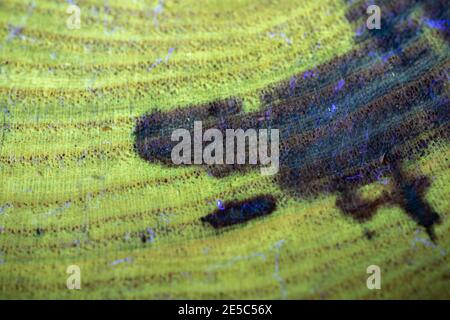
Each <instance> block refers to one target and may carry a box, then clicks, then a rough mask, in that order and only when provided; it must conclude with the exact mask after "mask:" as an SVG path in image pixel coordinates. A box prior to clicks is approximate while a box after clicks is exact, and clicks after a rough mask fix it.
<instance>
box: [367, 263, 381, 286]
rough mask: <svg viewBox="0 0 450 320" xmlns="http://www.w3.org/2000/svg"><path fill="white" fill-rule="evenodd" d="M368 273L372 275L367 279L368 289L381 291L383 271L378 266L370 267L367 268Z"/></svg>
mask: <svg viewBox="0 0 450 320" xmlns="http://www.w3.org/2000/svg"><path fill="white" fill-rule="evenodd" d="M366 271H367V273H368V274H370V276H369V277H368V278H367V282H366V285H367V289H369V290H374V289H377V290H379V289H381V269H380V267H379V266H377V265H374V264H373V265H370V266H368V267H367V270H366Z"/></svg>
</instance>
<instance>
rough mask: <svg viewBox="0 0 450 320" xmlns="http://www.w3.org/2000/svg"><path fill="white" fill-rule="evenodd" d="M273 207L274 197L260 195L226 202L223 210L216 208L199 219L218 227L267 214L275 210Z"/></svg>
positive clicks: (274, 204)
mask: <svg viewBox="0 0 450 320" xmlns="http://www.w3.org/2000/svg"><path fill="white" fill-rule="evenodd" d="M275 207H276V200H275V198H274V197H272V196H270V195H262V196H257V197H254V198H251V199H248V200H243V201H230V202H226V203H225V209H224V210H221V209H216V210H215V211H214V212H213V213H210V214H209V215H207V216H205V217H202V218H201V220H202V221H203V222H208V223H209V224H210V225H212V226H213V227H214V228H216V229H219V228H223V227H228V226H231V225H234V224H239V223H243V222H246V221H249V220H251V219H254V218H257V217H261V216H265V215H268V214H270V213H272V212H273V211H274V210H275Z"/></svg>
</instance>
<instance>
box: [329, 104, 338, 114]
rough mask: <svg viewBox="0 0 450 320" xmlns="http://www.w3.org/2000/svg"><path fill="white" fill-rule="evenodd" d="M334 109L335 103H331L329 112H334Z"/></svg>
mask: <svg viewBox="0 0 450 320" xmlns="http://www.w3.org/2000/svg"><path fill="white" fill-rule="evenodd" d="M336 110H337V107H336V105H335V104H332V105H331V107H330V112H331V113H335V112H336Z"/></svg>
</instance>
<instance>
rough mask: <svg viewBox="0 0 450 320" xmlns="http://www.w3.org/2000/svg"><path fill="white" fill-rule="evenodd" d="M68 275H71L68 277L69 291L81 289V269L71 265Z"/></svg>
mask: <svg viewBox="0 0 450 320" xmlns="http://www.w3.org/2000/svg"><path fill="white" fill-rule="evenodd" d="M66 273H67V274H70V276H68V277H67V281H66V285H67V289H69V290H80V289H81V269H80V267H79V266H77V265H70V266H68V267H67V269H66Z"/></svg>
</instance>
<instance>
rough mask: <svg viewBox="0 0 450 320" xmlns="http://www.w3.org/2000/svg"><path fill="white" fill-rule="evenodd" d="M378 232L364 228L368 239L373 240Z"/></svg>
mask: <svg viewBox="0 0 450 320" xmlns="http://www.w3.org/2000/svg"><path fill="white" fill-rule="evenodd" d="M375 234H376V232H375V231H373V230H369V229H364V236H365V237H366V238H367V240H372V239H373V237H374V236H375Z"/></svg>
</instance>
